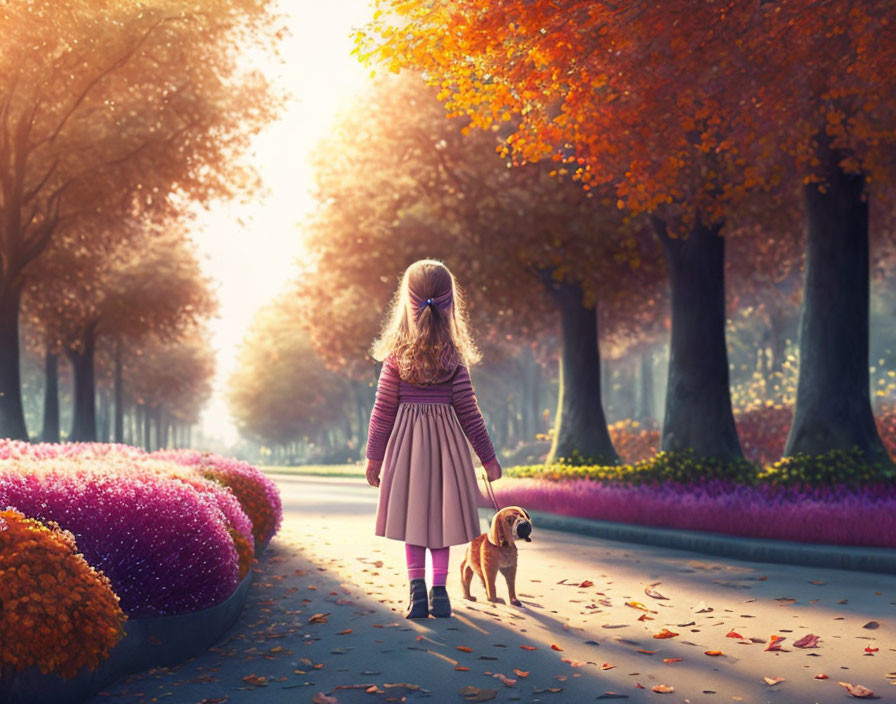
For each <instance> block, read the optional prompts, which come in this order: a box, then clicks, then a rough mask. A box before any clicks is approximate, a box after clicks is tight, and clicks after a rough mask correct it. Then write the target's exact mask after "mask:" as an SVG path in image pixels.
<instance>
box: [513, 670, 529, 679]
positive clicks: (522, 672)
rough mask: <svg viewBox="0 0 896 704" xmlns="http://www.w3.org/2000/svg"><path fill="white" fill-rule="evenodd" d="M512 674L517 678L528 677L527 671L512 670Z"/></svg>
mask: <svg viewBox="0 0 896 704" xmlns="http://www.w3.org/2000/svg"><path fill="white" fill-rule="evenodd" d="M513 674H515V675H516V676H517V677H528V676H529V671H528V670H517V669H516V668H514V669H513Z"/></svg>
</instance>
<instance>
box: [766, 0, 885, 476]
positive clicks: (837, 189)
mask: <svg viewBox="0 0 896 704" xmlns="http://www.w3.org/2000/svg"><path fill="white" fill-rule="evenodd" d="M894 23H896V8H894V6H893V4H892V3H889V2H885V1H884V0H861V1H860V2H854V3H833V4H832V3H825V2H820V1H818V0H804V1H803V2H800V3H796V4H793V5H791V4H787V5H785V6H781V7H780V8H778V9H777V10H776V12H775V18H774V23H773V28H772V31H773V34H771V35H770V36H772V37H774V41H769V42H767V45H766V46H764V47H763V48H764V49H765V50H767V52H768V53H767V54H766V55H765V56H764V61H765V63H766V65H767V66H768V67H769V74H770V75H771V76H772V79H771V80H770V81H769V93H770V95H769V97H770V98H772V100H773V102H772V103H771V105H769V104H767V103H765V102H764V101H763V102H762V103H761V104H760V105H759V106H758V111H759V113H760V114H761V115H762V117H763V118H765V119H767V120H768V125H769V127H770V128H772V129H773V131H774V133H775V134H776V135H778V137H779V144H780V146H781V148H782V149H783V150H784V151H785V152H786V153H788V154H790V155H792V157H793V161H794V164H795V166H796V168H797V169H798V170H799V173H800V174H801V175H803V180H804V182H805V186H804V198H805V207H806V213H807V220H806V222H807V241H806V256H805V260H806V265H805V266H806V272H805V284H804V293H803V308H802V315H801V320H800V370H799V381H798V384H797V396H796V405H795V408H794V416H793V424H792V426H791V429H790V434H789V436H788V439H787V444H786V447H785V454H786V455H792V454H795V453H800V452H802V453H806V454H810V455H814V454H822V453H824V452H827V451H828V450H831V449H849V448H851V447H859V448H860V449H861V450H862V451H863V452H864V454H865V456H866V457H867V458H868V459H869V460H872V461H876V462H884V463H889V462H890V458H889V456H888V454H887V452H886V450H885V448H884V446H883V444H882V443H881V440H880V437H879V435H878V431H877V426H876V424H875V422H874V418H873V415H872V410H871V404H870V398H869V368H868V366H869V364H868V337H869V328H868V321H869V303H868V302H869V288H870V280H869V260H870V259H871V258H873V253H871V252H870V240H869V221H870V220H869V207H870V206H871V203H872V201H874V200H878V201H880V200H881V199H883V198H885V197H886V196H887V192H888V190H892V187H893V184H894V178H896V170H894V164H896V159H894V148H896V133H894V131H893V126H894V124H896V97H894V96H896V74H894V71H893V65H894V60H896V41H894V34H893V31H892V26H893V24H894ZM785 47H786V50H785Z"/></svg>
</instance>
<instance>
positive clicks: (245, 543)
mask: <svg viewBox="0 0 896 704" xmlns="http://www.w3.org/2000/svg"><path fill="white" fill-rule="evenodd" d="M227 532H228V533H230V537H231V538H233V544H234V545H235V546H236V554H237V555H238V556H239V566H240V581H242V579H243V577H245V576H246V575H247V574H249V568H250V567H251V566H252V563H253V562H255V546H254V545H253V543H252V541H250V540H249V539H248V538H246V536H244V535H243V534H242V533H240V532H239V531H238V530H235V529H233V528H228V529H227Z"/></svg>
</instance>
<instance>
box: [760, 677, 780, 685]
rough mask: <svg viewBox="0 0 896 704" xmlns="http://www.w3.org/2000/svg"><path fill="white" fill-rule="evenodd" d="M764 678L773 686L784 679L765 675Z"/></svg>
mask: <svg viewBox="0 0 896 704" xmlns="http://www.w3.org/2000/svg"><path fill="white" fill-rule="evenodd" d="M762 679H764V680H765V683H766V684H767V685H769V686H771V687H774V686H775V685H776V684H778V682H783V681H784V678H783V677H763V678H762Z"/></svg>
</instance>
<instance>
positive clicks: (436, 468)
mask: <svg viewBox="0 0 896 704" xmlns="http://www.w3.org/2000/svg"><path fill="white" fill-rule="evenodd" d="M371 354H372V356H373V357H374V359H377V360H381V361H382V362H383V366H382V370H381V371H380V378H379V382H378V384H377V389H376V401H375V403H374V406H373V413H372V414H371V417H370V429H369V433H368V439H367V459H368V463H367V481H368V482H369V483H370V484H371V485H372V486H377V487H380V493H379V503H378V507H377V515H376V535H379V536H383V537H386V538H392V539H394V540H403V541H404V542H405V554H406V556H407V564H408V577H409V579H410V582H411V589H410V602H409V604H408V609H407V613H406V614H405V616H406V618H427V617H428V616H429V613H430V612H432V614H433V616H439V617H444V616H450V615H451V602H450V601H449V599H448V592H447V591H446V590H445V581H446V577H447V575H448V551H449V548H450V546H451V545H463V544H465V543H469V542H470V541H471V540H473V538H475V537H477V536H478V535H480V534H481V533H482V531H481V530H480V525H479V514H478V512H477V509H476V507H477V498H478V496H479V489H478V487H477V485H476V473H475V471H474V469H473V461H472V458H471V455H470V449H469V447H470V445H469V444H468V442H467V441H468V440H469V443H470V444H472V446H473V449H474V450H475V452H476V454H477V455H478V457H479V460H480V462H482V464H483V466H484V467H485V469H486V473H487V476H488V480H489V481H494V480H496V479H498V478H500V476H501V465H500V464H499V463H498V460H497V458H496V457H495V449H494V447H493V446H492V441H491V439H490V438H489V435H488V430H487V429H486V427H485V421H484V420H483V418H482V414H481V413H480V411H479V405H478V404H477V402H476V397H475V395H474V392H473V384H472V382H471V380H470V373H469V371H468V370H467V366H468V365H470V364H473V363H475V362H477V361H479V359H480V355H479V353H478V351H477V350H476V348H475V346H474V345H473V342H472V340H471V339H470V336H469V333H468V331H467V320H466V311H465V308H464V305H463V299H462V297H461V292H460V290H459V289H458V287H457V286H456V284H455V282H454V276H453V275H452V273H451V272H450V271H448V268H447V267H446V266H445V265H444V264H442V263H441V262H439V261H435V260H431V259H424V260H421V261H418V262H415V263H414V264H411V266H409V267H408V268H407V271H405V273H404V276H403V277H402V280H401V285H400V286H399V288H398V291H396V293H395V296H394V297H393V300H392V306H391V309H390V314H389V317H388V319H387V322H386V325H385V327H384V329H383V333H382V335H380V337H379V338H378V339H377V340H376V341H375V342H374V344H373V347H372V351H371ZM381 468H382V483H381V481H380V469H381ZM427 548H429V550H430V554H431V555H432V572H433V586H432V589H431V590H430V591H429V602H428V603H427V593H426V581H425V577H424V574H425V566H426V549H427Z"/></svg>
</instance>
